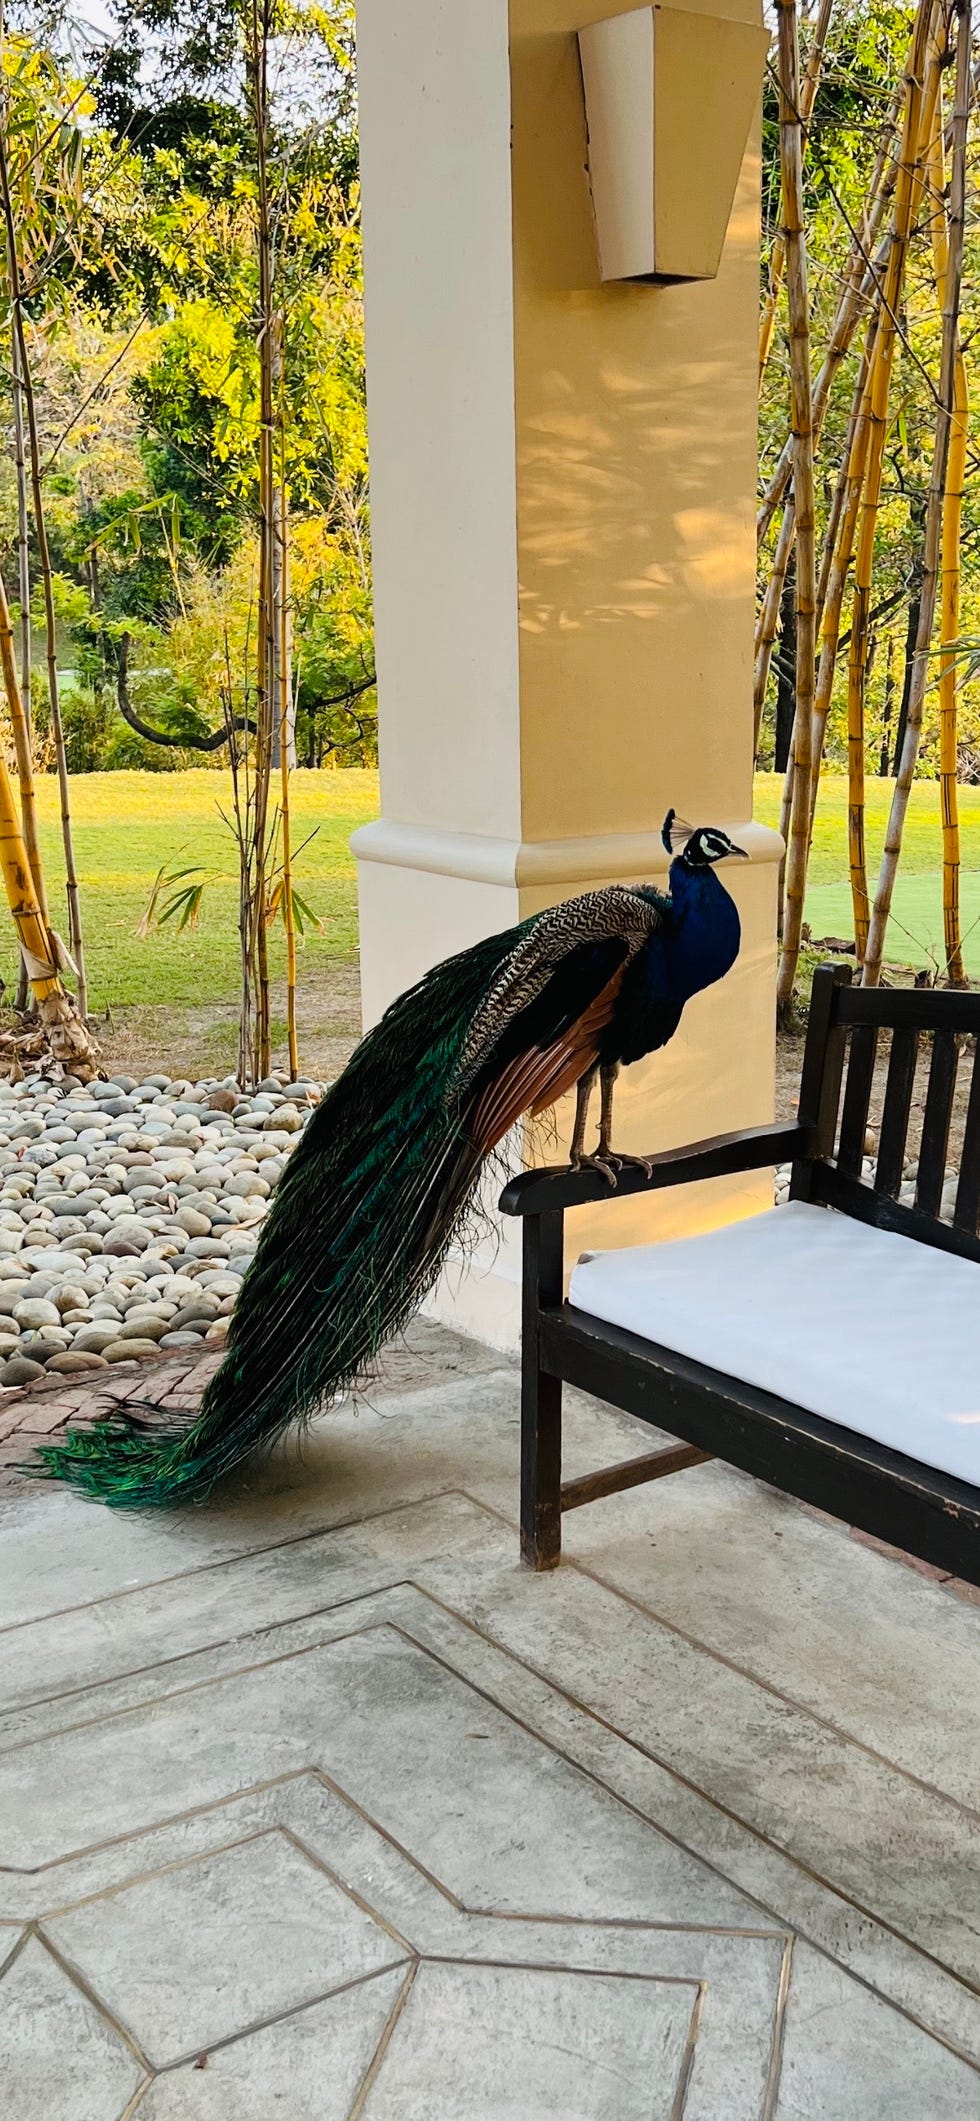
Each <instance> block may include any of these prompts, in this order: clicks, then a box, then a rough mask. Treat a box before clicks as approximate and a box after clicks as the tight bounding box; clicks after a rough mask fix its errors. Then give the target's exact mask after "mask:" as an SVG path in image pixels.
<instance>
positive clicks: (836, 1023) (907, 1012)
mask: <svg viewBox="0 0 980 2121" xmlns="http://www.w3.org/2000/svg"><path fill="white" fill-rule="evenodd" d="M978 1035H980V994H968V993H962V992H958V991H953V990H947V989H943V990H942V991H939V990H935V989H929V988H922V987H900V988H896V987H890V988H889V987H857V986H854V985H853V984H852V980H851V969H850V967H849V966H846V965H821V966H819V967H818V969H817V971H816V972H815V974H814V978H813V991H812V996H811V1002H810V1016H809V1022H808V1026H807V1038H806V1050H805V1054H804V1061H803V1075H802V1079H801V1083H800V1110H799V1117H800V1122H801V1124H802V1125H803V1126H805V1127H806V1128H807V1129H809V1130H811V1133H810V1139H811V1149H812V1153H811V1154H810V1155H808V1156H807V1157H805V1158H804V1159H801V1160H800V1161H799V1162H797V1163H796V1164H794V1166H793V1178H792V1184H791V1192H792V1195H793V1197H794V1199H797V1200H812V1201H816V1202H821V1203H823V1204H824V1205H825V1206H826V1207H828V1208H837V1209H839V1210H841V1211H842V1212H843V1213H844V1214H845V1215H851V1216H855V1217H856V1218H857V1219H858V1220H859V1221H861V1222H867V1223H873V1224H875V1225H876V1227H877V1228H879V1229H885V1230H895V1231H898V1232H900V1233H901V1234H902V1235H903V1236H906V1237H914V1238H918V1239H919V1240H920V1241H921V1242H923V1243H925V1244H930V1245H938V1246H940V1247H941V1248H942V1249H943V1250H944V1251H948V1252H957V1253H960V1254H961V1255H962V1256H963V1257H965V1258H967V1259H976V1260H980V1238H978V1235H977V1225H978V1221H980V1064H978V1060H977V1053H978ZM889 1037H890V1045H889V1048H888V1061H887V1074H886V1077H885V1088H884V1098H883V1102H882V1107H881V1115H880V1122H879V1125H878V1129H877V1135H878V1139H877V1151H876V1155H875V1158H874V1172H873V1176H872V1177H871V1179H870V1182H868V1180H867V1179H866V1178H865V1177H864V1176H863V1175H862V1166H863V1159H864V1154H865V1137H866V1133H867V1129H868V1120H869V1113H870V1110H871V1101H872V1089H873V1085H874V1078H875V1066H876V1062H877V1061H878V1058H879V1053H882V1054H883V1052H884V1047H885V1041H886V1039H888V1038H889ZM926 1050H928V1074H927V1078H926V1090H925V1102H924V1108H923V1113H922V1125H921V1130H920V1138H919V1141H918V1145H917V1153H918V1170H917V1173H916V1177H915V1181H914V1185H915V1197H914V1201H902V1200H900V1199H899V1194H900V1192H901V1190H902V1185H903V1179H904V1171H905V1164H906V1157H907V1154H908V1150H909V1134H910V1120H911V1118H912V1108H913V1095H914V1092H915V1088H916V1079H917V1071H918V1069H919V1065H920V1059H922V1058H924V1057H925V1051H926ZM963 1071H969V1081H970V1089H969V1096H968V1103H967V1111H966V1120H965V1128H964V1138H963V1147H962V1151H961V1153H960V1155H959V1157H958V1159H957V1176H956V1185H955V1200H954V1201H953V1204H952V1215H951V1217H950V1216H949V1214H948V1212H947V1209H946V1208H944V1206H943V1195H944V1190H945V1188H946V1186H947V1177H946V1171H947V1162H948V1159H949V1137H950V1123H951V1118H952V1113H953V1100H954V1097H955V1094H956V1086H957V1080H958V1078H959V1077H960V1075H961V1073H962V1072H963ZM949 1197H950V1196H949V1194H948V1193H947V1196H946V1198H947V1204H948V1203H949Z"/></svg>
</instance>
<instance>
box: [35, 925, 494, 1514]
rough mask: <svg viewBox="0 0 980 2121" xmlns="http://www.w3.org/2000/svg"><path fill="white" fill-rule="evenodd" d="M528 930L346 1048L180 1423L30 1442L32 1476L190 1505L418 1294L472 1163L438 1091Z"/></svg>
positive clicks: (459, 968) (417, 990)
mask: <svg viewBox="0 0 980 2121" xmlns="http://www.w3.org/2000/svg"><path fill="white" fill-rule="evenodd" d="M531 925H532V923H531V922H525V923H524V924H523V926H522V927H520V928H514V929H511V930H509V931H508V932H506V933H504V934H503V935H495V936H491V937H489V938H488V940H487V941H486V942H485V943H481V944H478V945H476V947H475V948H473V949H471V950H466V951H464V952H462V954H461V955H460V956H459V957H457V958H451V959H449V960H448V961H447V962H446V963H445V964H443V965H439V966H437V967H436V969H435V971H434V972H431V973H430V974H429V975H428V976H427V978H425V979H424V980H422V981H421V982H420V983H419V985H418V986H417V987H414V988H412V989H411V990H410V992H409V993H407V994H404V995H402V996H401V998H400V999H399V1000H398V1001H397V1002H395V1003H394V1004H393V1005H392V1007H391V1008H390V1009H389V1010H388V1012H387V1014H386V1015H385V1016H384V1017H383V1018H382V1021H381V1022H380V1023H379V1024H378V1025H377V1026H376V1027H375V1029H374V1030H373V1031H371V1032H369V1033H368V1036H367V1037H366V1038H365V1039H363V1040H362V1042H361V1044H360V1046H359V1047H358V1049H357V1051H356V1053H355V1054H354V1056H353V1059H352V1060H351V1062H350V1064H349V1066H348V1067H347V1068H346V1069H345V1071H344V1073H343V1075H342V1076H341V1077H340V1078H339V1080H338V1081H337V1082H336V1083H335V1084H334V1085H333V1087H332V1089H331V1090H329V1091H328V1092H327V1095H326V1096H325V1097H324V1099H323V1101H322V1103H321V1104H320V1106H319V1107H318V1109H317V1111H316V1112H315V1113H314V1114H313V1117H312V1118H311V1120H310V1122H309V1125H308V1126H307V1128H306V1132H305V1134H304V1135H303V1138H302V1140H301V1142H300V1144H299V1146H298V1148H297V1149H296V1150H295V1151H294V1153H293V1155H292V1157H291V1158H290V1161H289V1163H288V1165H287V1167H286V1170H285V1172H284V1174H283V1177H282V1179H281V1181H280V1183H279V1186H278V1187H277V1189H276V1193H275V1196H274V1199H273V1203H272V1207H271V1209H270V1212H269V1215H268V1217H267V1220H266V1222H265V1224H264V1227H263V1230H262V1235H261V1238H260V1240H259V1243H258V1246H257V1248H256V1253H255V1258H254V1260H253V1261H252V1264H251V1266H250V1267H249V1270H248V1273H247V1274H246V1276H245V1278H244V1281H243V1283H242V1291H241V1296H240V1298H239V1300H238V1304H237V1306H236V1309H235V1313H234V1317H233V1318H232V1322H231V1327H230V1331H229V1334H228V1340H227V1344H226V1350H225V1355H224V1359H223V1361H222V1364H221V1367H220V1369H219V1370H218V1371H217V1373H216V1375H215V1376H214V1378H213V1379H212V1381H211V1383H210V1385H209V1386H208V1388H207V1391H206V1393H205V1395H204V1398H203V1400H202V1403H201V1407H200V1411H199V1413H198V1414H197V1416H196V1417H188V1419H187V1420H186V1421H185V1422H184V1423H181V1422H180V1420H179V1418H177V1419H175V1420H170V1421H169V1422H168V1421H165V1420H164V1419H163V1418H162V1417H161V1418H158V1419H155V1420H154V1421H153V1422H152V1424H151V1423H148V1422H142V1421H141V1420H140V1419H139V1418H138V1417H135V1416H133V1415H132V1414H118V1413H117V1414H113V1415H111V1416H110V1417H109V1418H108V1419H107V1420H106V1421H104V1422H101V1423H100V1424H99V1425H98V1426H97V1427H95V1428H93V1429H89V1430H75V1431H69V1433H68V1434H67V1436H66V1437H65V1439H64V1441H63V1442H61V1443H58V1444H45V1445H42V1446H41V1447H40V1448H39V1450H38V1454H37V1457H38V1459H39V1460H41V1461H42V1462H43V1468H44V1470H46V1471H47V1472H48V1473H49V1474H52V1475H54V1476H55V1477H57V1478H58V1479H60V1480H64V1481H67V1482H69V1483H70V1485H71V1486H72V1487H75V1488H78V1489H79V1490H80V1491H81V1492H82V1493H84V1494H86V1495H90V1496H93V1497H96V1498H97V1499H98V1500H99V1501H100V1502H106V1503H110V1504H112V1505H114V1506H115V1507H117V1508H123V1509H150V1508H154V1507H156V1508H160V1507H167V1506H173V1505H176V1504H181V1503H191V1502H203V1501H204V1500H205V1498H206V1497H207V1495H208V1494H209V1493H210V1491H211V1489H212V1488H213V1486H214V1485H215V1482H216V1481H218V1480H220V1479H222V1477H223V1476H224V1475H225V1474H226V1473H230V1472H231V1471H232V1469H233V1468H234V1467H236V1466H240V1465H243V1464H245V1463H246V1462H247V1461H248V1460H249V1459H252V1458H254V1457H256V1456H257V1455H258V1454H259V1453H260V1452H263V1451H265V1450H267V1449H268V1448H269V1446H270V1445H271V1444H272V1443H274V1441H275V1439H276V1438H277V1437H278V1436H279V1435H280V1434H281V1433H282V1431H283V1430H284V1429H285V1428H287V1427H288V1426H289V1425H290V1424H291V1423H292V1422H296V1421H302V1420H304V1419H305V1418H307V1417H308V1416H309V1415H311V1414H312V1413H314V1412H315V1411H316V1409H317V1407H318V1406H321V1405H322V1404H323V1403H324V1401H325V1400H327V1399H328V1398H329V1397H331V1396H332V1395H333V1394H335V1393H338V1392H341V1391H343V1390H344V1389H345V1388H347V1387H348V1386H350V1385H351V1384H352V1383H353V1382H354V1380H355V1379H356V1378H357V1377H358V1376H359V1375H360V1374H361V1373H362V1372H363V1371H364V1370H365V1369H366V1368H367V1367H368V1366H369V1365H370V1363H371V1362H372V1360H373V1358H374V1357H375V1356H376V1355H377V1353H378V1351H379V1349H380V1348H381V1346H382V1345H383V1343H384V1342H385V1341H386V1340H388V1339H389V1338H390V1337H391V1335H392V1334H393V1333H395V1332H397V1331H398V1330H399V1328H400V1327H401V1326H403V1325H405V1324H406V1323H407V1321H408V1319H409V1318H410V1317H411V1316H412V1313H413V1312H414V1311H415V1309H416V1308H417V1306H418V1304H419V1302H420V1301H421V1299H422V1298H423V1296H424V1295H425V1294H426V1293H427V1291H428V1290H429V1289H430V1288H431V1287H432V1286H433V1284H434V1282H435V1281H436V1279H437V1277H438V1274H439V1270H440V1267H441V1266H442V1263H443V1260H444V1258H445V1255H446V1252H447V1250H448V1249H449V1246H450V1244H451V1242H452V1240H453V1237H454V1235H455V1234H456V1232H457V1230H458V1228H459V1225H460V1222H461V1220H462V1218H463V1216H464V1215H465V1213H466V1210H467V1208H468V1207H469V1205H470V1202H471V1200H472V1196H473V1192H474V1189H475V1186H476V1182H477V1179H478V1177H479V1170H480V1158H479V1157H478V1156H477V1155H476V1152H475V1151H474V1150H473V1148H472V1146H471V1145H470V1143H469V1142H468V1141H467V1140H466V1138H465V1135H464V1133H463V1130H462V1128H461V1126H460V1121H459V1114H458V1110H457V1109H456V1108H455V1103H454V1097H453V1084H454V1081H455V1079H456V1077H457V1074H458V1070H459V1061H460V1055H461V1053H462V1050H463V1047H464V1045H465V1041H466V1037H467V1033H468V1031H469V1029H470V1026H471V1024H472V1022H473V1018H474V1015H475V1013H476V1010H477V1009H478V1007H479V1005H480V1003H481V1002H482V1000H483V999H484V997H485V995H486V993H487V991H488V989H489V987H490V986H491V984H492V982H493V980H494V977H495V975H496V973H497V972H498V970H499V968H500V966H501V965H502V964H503V962H504V960H505V959H506V958H507V957H508V956H509V954H510V952H511V951H512V950H513V948H514V946H515V944H516V943H517V942H518V941H519V939H520V937H521V936H522V935H524V934H525V933H526V932H527V929H528V927H530V926H531ZM32 1470H34V1471H38V1470H39V1467H38V1465H37V1464H36V1463H35V1465H34V1466H33V1468H32Z"/></svg>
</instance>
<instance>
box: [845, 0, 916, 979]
mask: <svg viewBox="0 0 980 2121" xmlns="http://www.w3.org/2000/svg"><path fill="white" fill-rule="evenodd" d="M933 14H934V0H919V5H918V9H917V12H916V18H915V27H914V30H913V35H912V47H911V51H910V54H909V63H908V69H907V73H906V95H905V116H904V121H903V127H902V146H901V153H900V158H899V166H898V174H897V178H896V183H895V205H894V211H893V215H892V226H891V238H890V243H889V251H888V263H887V266H886V268H885V278H884V286H883V288H882V295H881V310H880V316H879V321H878V330H877V333H876V335H875V346H874V354H873V357H872V363H871V374H870V377H869V384H868V444H867V462H866V465H865V473H864V487H863V491H862V495H861V507H860V514H859V518H858V531H857V540H856V545H855V553H854V602H853V612H852V618H851V641H850V653H849V657H848V674H847V783H848V802H847V846H848V868H849V872H850V880H851V901H852V905H853V908H854V942H855V950H856V953H857V958H858V962H859V963H861V962H863V960H864V955H865V950H866V946H867V940H868V925H869V921H870V917H871V908H870V902H869V897H868V874H867V856H866V851H865V843H864V783H865V755H864V753H865V747H864V714H865V693H866V686H867V660H868V639H869V613H870V608H871V576H872V568H873V565H874V546H875V532H876V530H877V525H878V510H879V505H880V501H881V473H882V465H883V462H884V454H885V433H886V427H887V420H888V400H889V394H890V389H891V378H892V368H893V364H894V358H895V340H896V325H897V317H898V310H899V306H900V304H901V300H902V290H903V287H904V284H905V267H906V261H907V258H908V246H909V238H910V235H911V231H912V222H913V219H914V216H915V211H916V207H917V204H918V201H919V199H920V197H921V191H922V177H921V171H922V155H923V152H924V148H925V145H926V142H927V140H928V135H929V132H930V131H931V122H929V121H928V119H927V122H926V123H925V125H924V124H923V111H924V101H925V83H926V78H927V60H928V54H929V43H930V37H931V32H932V22H933ZM934 78H935V89H936V92H937V93H938V76H934V70H933V69H932V68H929V69H928V80H929V84H930V92H931V89H932V83H933V80H934Z"/></svg>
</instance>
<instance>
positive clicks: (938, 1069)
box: [915, 1031, 959, 1215]
mask: <svg viewBox="0 0 980 2121" xmlns="http://www.w3.org/2000/svg"><path fill="white" fill-rule="evenodd" d="M958 1059H959V1055H958V1054H957V1050H956V1034H955V1032H953V1031H934V1032H933V1038H932V1060H931V1062H930V1065H929V1088H928V1090H927V1091H926V1109H925V1113H924V1116H923V1120H922V1140H921V1142H920V1144H919V1170H918V1176H917V1178H916V1182H915V1205H916V1207H917V1208H922V1209H923V1210H924V1212H925V1214H926V1215H938V1214H939V1208H940V1203H941V1201H942V1195H943V1185H944V1183H945V1179H946V1151H947V1149H948V1147H949V1123H950V1120H951V1118H952V1115H953V1092H954V1091H955V1089H956V1068H957V1062H958Z"/></svg>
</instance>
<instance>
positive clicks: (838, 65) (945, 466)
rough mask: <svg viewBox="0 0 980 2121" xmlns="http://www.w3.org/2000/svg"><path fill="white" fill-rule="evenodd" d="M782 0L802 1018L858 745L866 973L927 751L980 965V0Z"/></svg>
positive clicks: (784, 1001)
mask: <svg viewBox="0 0 980 2121" xmlns="http://www.w3.org/2000/svg"><path fill="white" fill-rule="evenodd" d="M775 12H776V35H775V38H774V41H773V46H772V52H771V64H770V81H769V84H768V88H767V103H766V148H767V178H766V182H767V197H766V206H767V222H768V226H769V232H770V240H769V246H768V255H767V257H766V259H765V261H764V282H763V290H762V314H761V326H760V347H759V372H760V387H761V392H762V434H761V465H762V471H761V496H760V509H759V519H758V536H759V602H758V616H757V625H756V657H755V728H756V751H757V756H758V758H759V760H760V763H762V764H766V765H770V764H774V765H775V766H776V768H777V769H778V770H781V771H782V773H783V801H782V827H783V832H784V837H785V840H786V857H785V863H784V880H783V893H782V919H781V949H780V963H779V978H778V999H779V1007H780V1012H781V1015H782V1016H783V1018H785V1016H786V1014H787V1011H788V1010H789V1008H790V1005H791V1002H792V997H793V991H794V982H795V979H796V975H797V969H798V961H799V954H800V948H801V940H802V936H803V933H804V929H803V906H804V896H805V890H806V881H807V870H808V864H809V859H810V851H811V847H812V842H813V834H814V824H815V818H816V814H817V806H818V804H819V800H820V784H821V775H822V773H823V772H824V771H826V770H827V769H828V763H829V764H830V765H831V766H832V767H833V768H835V769H838V770H839V768H840V766H841V765H842V764H846V774H847V788H848V833H847V848H846V863H847V871H848V875H849V879H850V891H851V901H852V908H853V923H854V939H855V952H856V957H857V962H858V965H859V966H860V968H861V977H862V979H863V980H864V982H865V983H866V984H868V985H874V984H875V983H876V982H877V981H878V980H879V979H880V978H881V975H882V968H883V963H884V961H885V946H886V938H887V934H888V922H889V915H890V912H891V906H892V897H893V892H894V886H895V879H896V875H897V871H898V866H899V862H900V857H901V849H902V834H903V827H904V824H905V818H906V812H907V809H908V803H909V796H910V792H911V789H912V785H913V781H914V779H915V777H916V775H917V773H921V772H930V773H933V774H934V775H935V776H936V777H937V778H938V781H939V785H940V793H941V817H942V828H941V830H942V845H941V850H937V867H938V866H939V864H940V861H941V867H942V892H943V931H944V962H943V964H942V966H941V967H940V974H941V976H942V977H943V978H944V979H946V980H948V981H949V982H950V983H953V984H959V983H962V981H963V979H964V976H965V975H964V965H963V938H962V933H961V921H960V907H959V882H960V847H959V833H958V819H957V784H958V780H959V779H960V778H961V776H962V773H963V771H964V770H966V771H967V772H968V774H969V777H970V778H976V774H977V770H978V767H980V759H978V757H977V756H976V754H975V751H974V735H975V732H974V723H975V720H976V704H975V701H974V698H973V691H974V688H973V684H972V680H973V677H974V675H975V671H976V668H977V656H976V633H975V631H973V630H971V628H972V627H973V625H974V622H973V619H972V600H973V585H974V580H975V574H976V567H975V562H974V559H973V552H974V545H975V541H976V536H977V533H978V530H980V523H975V522H974V503H973V498H972V494H971V481H972V480H973V478H974V474H975V470H976V455H975V447H974V445H973V444H972V443H971V435H970V409H971V402H970V401H971V391H970V383H971V364H972V340H973V332H972V326H971V319H970V274H969V265H970V262H971V244H972V242H973V234H972V224H973V219H974V214H973V208H972V201H973V198H974V190H973V185H974V178H973V145H974V107H975V91H976V76H977V67H978V52H977V48H976V46H975V44H974V41H973V36H972V27H971V15H970V10H969V6H968V5H967V4H966V0H952V4H950V0H917V5H916V6H915V8H914V11H913V10H909V9H903V10H898V11H896V10H894V9H892V10H887V11H886V10H883V9H880V8H877V7H872V9H871V10H870V11H869V10H867V9H860V8H856V7H854V6H853V5H849V4H848V0H820V5H819V7H818V9H817V12H816V13H815V15H814V16H812V17H810V18H807V17H801V10H800V8H799V5H798V0H777V4H776V11H775ZM965 265H966V267H967V273H966V276H965V272H964V267H965ZM967 576H968V581H969V587H970V604H971V610H970V612H967V611H966V608H965V599H964V588H965V584H966V582H967ZM899 677H900V678H901V686H900V690H901V701H900V705H899V704H898V701H897V695H898V692H899ZM964 717H965V718H966V721H967V723H968V726H966V727H965V726H964ZM879 772H880V773H882V774H884V775H885V776H886V777H889V778H890V779H891V780H892V783H893V785H892V789H891V800H890V814H889V818H888V825H887V831H886V835H885V843H884V848H883V852H882V856H881V860H880V864H879V866H878V870H877V874H876V875H873V874H871V873H870V872H869V864H868V854H867V848H866V844H865V810H866V784H867V781H868V779H869V777H870V775H871V774H878V773H879ZM899 954H900V952H899Z"/></svg>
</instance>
